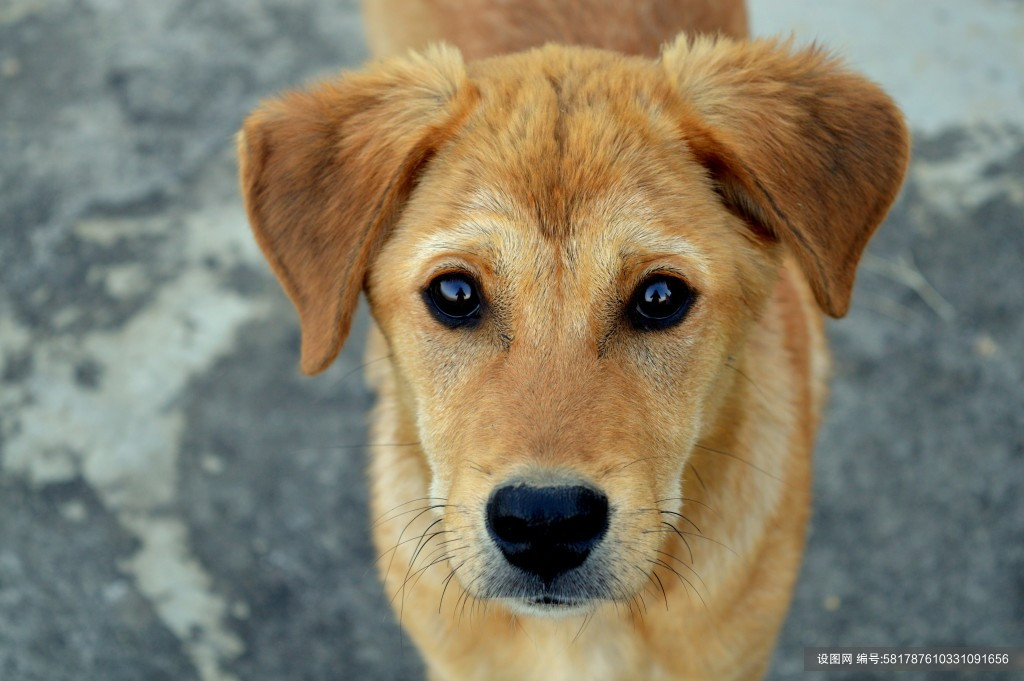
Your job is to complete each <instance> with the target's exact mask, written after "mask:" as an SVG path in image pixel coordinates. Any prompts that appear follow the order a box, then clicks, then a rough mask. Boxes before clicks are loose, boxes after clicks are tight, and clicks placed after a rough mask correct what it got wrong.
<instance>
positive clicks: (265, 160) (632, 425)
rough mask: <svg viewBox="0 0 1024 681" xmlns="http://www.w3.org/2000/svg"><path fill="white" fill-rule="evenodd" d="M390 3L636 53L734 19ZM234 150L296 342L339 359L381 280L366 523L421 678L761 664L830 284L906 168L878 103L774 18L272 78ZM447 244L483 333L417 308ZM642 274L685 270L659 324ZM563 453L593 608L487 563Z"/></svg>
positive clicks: (774, 619)
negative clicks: (493, 533)
mask: <svg viewBox="0 0 1024 681" xmlns="http://www.w3.org/2000/svg"><path fill="white" fill-rule="evenodd" d="M392 4H393V3H389V2H387V0H381V1H380V2H376V3H369V5H368V15H369V16H370V17H371V20H374V19H373V18H374V17H376V20H374V21H376V22H377V23H375V24H374V25H373V27H372V30H371V34H372V35H374V36H376V37H375V39H374V41H375V44H377V45H381V46H383V47H382V48H381V49H382V50H384V51H395V50H396V49H397V44H398V43H400V42H402V41H411V42H414V43H417V44H418V43H420V42H422V41H425V40H427V39H428V38H431V37H436V36H438V35H440V36H443V37H445V38H447V39H448V40H450V41H451V42H453V43H455V45H457V46H458V47H460V48H462V49H463V50H464V51H465V52H466V53H467V54H471V55H473V56H475V57H480V56H487V55H488V54H491V53H493V52H501V51H504V50H506V49H512V48H518V47H528V46H531V45H534V44H536V43H538V42H543V41H544V40H547V39H549V38H557V37H559V35H560V34H559V33H558V32H559V31H563V30H565V31H567V33H566V34H565V40H566V41H567V42H575V43H591V44H595V45H597V46H598V47H611V48H615V49H618V50H620V51H625V52H631V53H636V54H650V53H651V52H652V51H653V50H654V46H655V45H657V44H658V43H660V42H662V41H663V40H665V39H666V38H667V34H666V33H665V32H666V31H671V32H673V33H674V32H676V31H678V30H682V29H687V28H694V29H699V30H705V31H706V30H709V29H710V28H713V27H714V26H716V25H717V26H720V27H722V28H723V29H724V30H726V31H731V32H733V33H742V32H743V30H745V14H744V13H743V8H742V5H741V4H738V3H721V4H719V5H717V8H718V9H717V10H716V11H717V12H718V13H719V14H716V15H715V17H717V18H712V19H710V20H709V21H712V23H711V24H707V23H704V24H702V23H700V22H697V21H696V20H695V19H694V17H695V16H698V15H699V16H704V14H702V12H705V11H706V10H707V8H708V7H711V6H712V5H710V4H708V5H704V4H701V3H695V4H689V5H687V4H685V3H684V4H673V3H653V2H652V3H638V4H637V5H636V9H635V14H634V15H632V17H633V20H632V21H630V20H629V16H626V15H623V14H622V12H623V11H624V10H623V9H622V8H625V7H632V5H631V4H630V3H615V4H614V7H616V8H618V9H616V10H615V12H617V14H614V15H609V16H612V18H613V20H614V21H613V22H612V23H615V25H616V27H617V28H620V29H621V30H616V31H607V30H606V29H605V23H603V22H604V19H602V18H601V16H600V15H599V14H597V10H598V9H600V8H606V3H603V2H599V1H598V0H593V2H586V3H580V4H579V5H570V4H569V3H551V4H548V5H543V7H547V8H548V9H545V10H544V12H548V11H550V12H551V13H552V15H553V16H547V15H546V14H543V13H540V10H539V9H538V12H539V13H538V14H537V15H536V18H537V20H536V21H534V22H533V23H530V22H528V21H527V19H529V18H530V17H531V16H533V15H531V13H530V12H528V11H526V10H524V9H523V8H527V9H530V8H533V9H536V8H540V7H541V6H542V5H537V4H533V3H526V2H523V3H521V4H519V5H515V7H519V9H518V10H516V11H515V12H512V14H509V11H511V10H508V8H509V7H510V4H509V3H500V4H495V5H494V6H493V7H491V8H490V9H486V10H485V9H484V8H483V3H478V2H471V3H466V4H460V5H459V6H460V7H463V8H465V10H464V13H463V14H462V15H460V16H458V17H457V18H456V17H454V15H453V14H452V10H451V8H452V7H454V6H455V5H454V4H449V3H447V2H444V1H443V0H419V2H418V3H416V4H415V5H413V7H414V8H416V9H415V12H414V13H413V16H412V17H411V18H410V19H409V21H408V23H407V24H403V23H402V22H401V20H397V17H395V16H393V14H394V12H393V7H392ZM478 5H479V6H478ZM612 6H613V5H612V4H611V3H607V8H610V7H612ZM389 7H391V9H388V8H389ZM573 7H574V8H576V9H572V8H573ZM702 7H703V8H704V9H701V8H702ZM495 8H504V9H503V10H502V11H499V10H498V9H495ZM551 8H554V9H551ZM580 8H584V9H587V10H588V11H587V12H583V10H581V9H580ZM687 8H689V9H687ZM690 10H692V11H690ZM571 11H579V12H583V13H582V14H580V15H575V16H576V19H577V20H576V21H575V22H573V21H570V20H571V19H573V16H574V15H572V14H570V13H569V12H571ZM591 11H592V12H593V13H589V12H591ZM609 11H610V10H609ZM659 12H661V13H662V14H658V13H659ZM687 12H690V13H689V14H688V13H687ZM417 13H418V14H417ZM654 16H657V17H660V21H659V22H653V23H652V21H651V17H654ZM385 17H387V18H388V20H390V21H393V22H394V21H396V20H397V25H396V28H395V29H394V30H390V29H387V28H386V26H385V24H384V23H381V22H382V20H383V19H384V18H385ZM475 17H477V18H475ZM495 17H501V19H500V21H499V20H498V19H497V18H495ZM541 18H543V19H544V20H543V21H541ZM506 20H507V21H508V22H509V24H508V25H509V26H510V28H509V30H508V31H507V33H506V34H502V33H501V31H500V28H501V26H503V25H505V24H502V23H500V22H503V21H506ZM727 20H728V21H727ZM476 21H479V23H475V22H476ZM715 22H719V23H715ZM534 26H537V28H536V33H531V31H533V30H534V29H533V28H532V27H534ZM545 26H546V27H547V28H545ZM570 26H571V27H572V30H571V31H569V28H568V27H570ZM552 32H554V33H552ZM239 152H240V156H241V159H242V187H243V192H244V194H245V198H246V204H247V208H248V210H249V215H250V220H251V222H252V225H253V229H254V231H255V233H256V236H257V239H258V240H259V242H260V245H261V246H262V248H263V250H264V252H265V253H266V254H267V257H268V259H269V260H270V262H271V264H272V266H273V267H274V271H275V273H276V274H277V275H278V277H279V278H280V280H281V282H282V284H283V286H284V287H285V290H286V291H287V292H288V294H289V295H290V296H291V298H292V300H293V301H294V302H295V304H296V307H297V308H298V310H299V314H300V320H301V323H302V334H303V341H302V368H303V370H304V371H306V372H307V373H315V372H317V371H320V370H322V369H323V368H324V367H326V366H327V365H328V364H329V363H330V362H331V361H332V360H333V359H334V357H335V355H336V354H337V351H338V349H339V348H340V346H341V344H342V343H343V341H344V337H345V335H346V333H347V330H348V325H349V320H350V318H351V314H352V310H353V309H354V306H355V300H356V296H357V295H358V292H359V290H360V289H361V288H362V289H364V290H365V291H366V294H367V297H368V299H369V302H370V306H371V310H372V312H373V316H374V320H375V327H374V330H373V332H372V334H371V342H370V345H369V349H368V359H369V360H371V363H370V364H369V366H368V373H369V375H370V379H371V382H372V383H373V385H374V387H375V388H376V390H377V392H378V402H377V405H376V408H375V410H374V414H373V440H374V443H375V444H376V445H377V446H375V447H374V454H373V460H372V463H371V479H372V484H373V493H372V506H373V514H374V516H375V517H376V518H378V521H377V522H376V524H375V525H374V528H373V532H374V539H375V541H376V544H377V546H378V547H379V549H380V551H381V553H382V556H381V560H380V561H379V564H380V569H381V573H382V577H383V579H384V582H385V589H386V592H387V593H388V595H389V597H390V598H392V600H393V603H394V606H395V608H396V612H397V613H398V615H399V617H400V619H401V621H402V624H403V625H404V626H405V627H406V629H407V631H408V632H409V634H410V636H411V637H412V638H413V640H414V641H415V642H416V644H417V645H418V647H419V649H420V651H421V653H422V654H423V657H424V659H425V661H426V664H427V668H428V672H429V674H430V676H431V678H432V679H435V680H437V681H440V680H446V681H455V680H460V681H461V680H468V679H480V680H484V679H486V680H488V681H499V680H501V679H509V680H516V681H520V680H526V679H544V680H550V681H554V680H558V679H590V680H594V681H601V680H609V681H610V680H613V679H616V680H621V681H626V680H629V681H632V680H637V679H666V680H667V679H673V680H679V679H755V678H759V677H760V676H761V675H762V674H763V673H764V671H765V670H766V668H767V664H768V662H769V660H770V656H771V651H772V647H773V645H774V641H775V638H776V636H777V633H778V629H779V626H780V624H781V622H782V620H783V618H784V615H785V613H786V610H787V607H788V604H789V600H790V596H791V592H792V587H793V583H794V580H795V577H796V574H797V571H798V567H799V563H800V558H801V553H802V548H803V543H804V528H805V526H806V521H807V516H808V512H809V495H810V479H811V473H810V454H811V448H812V444H813V440H814V433H815V429H816V425H817V422H818V418H819V415H820V413H821V409H822V403H823V401H824V394H825V389H824V381H825V373H826V368H827V355H826V350H825V343H824V338H823V330H822V320H821V315H820V313H819V312H818V310H817V306H820V307H821V308H823V309H824V310H825V311H827V312H829V313H831V314H833V315H841V314H842V313H843V312H845V310H846V308H847V305H848V303H849V297H850V290H851V288H852V285H853V276H854V271H855V267H856V262H857V259H858V258H859V256H860V252H861V250H862V249H863V247H864V245H865V244H866V242H867V240H868V238H869V237H870V235H871V233H872V232H873V231H874V229H875V228H876V227H877V226H878V224H879V222H880V221H881V220H882V219H883V217H884V215H885V212H886V210H887V208H888V206H889V204H890V203H891V201H892V199H893V197H894V195H895V192H896V190H897V188H898V186H899V182H900V180H901V178H902V174H903V171H904V169H905V165H906V159H907V138H906V132H905V130H904V127H903V123H902V119H901V117H900V115H899V112H898V111H897V110H896V109H895V107H894V106H893V105H892V103H891V102H890V101H889V100H888V98H887V97H886V96H885V95H884V94H883V93H882V92H881V91H880V90H879V89H878V88H877V87H875V86H874V85H872V84H870V83H868V82H867V81H865V80H863V79H862V78H860V77H858V76H856V75H853V74H851V73H849V72H848V71H845V70H844V69H843V68H842V67H841V66H840V65H839V64H837V63H836V62H835V61H834V60H831V59H829V58H827V57H826V56H824V55H823V54H822V53H821V51H820V50H818V49H813V48H812V49H803V50H795V49H793V48H792V46H791V45H789V44H787V43H777V42H772V41H754V42H738V41H733V40H730V39H726V38H719V39H714V38H700V39H696V40H694V39H688V38H685V37H681V38H679V39H678V40H676V41H675V42H673V43H671V44H669V45H667V46H666V47H664V49H663V51H662V53H661V58H660V59H659V60H657V61H653V60H650V59H647V58H643V57H638V56H626V55H623V54H620V53H617V52H613V51H606V50H600V49H593V48H584V47H564V46H556V45H548V46H545V47H542V48H538V49H534V50H531V51H527V52H525V53H518V54H511V55H503V56H497V57H493V58H489V59H482V60H478V61H471V62H468V63H464V61H463V58H462V56H461V55H460V53H459V52H458V51H457V50H455V49H451V48H432V49H430V50H428V51H427V52H425V53H423V54H412V55H409V56H406V57H398V58H391V59H389V60H385V61H382V62H378V63H376V64H373V65H371V66H369V67H367V68H366V69H365V70H364V71H362V72H357V73H350V74H345V75H343V76H341V77H340V78H338V79H337V80H334V81H331V82H329V83H326V84H322V85H319V86H316V87H313V88H311V89H309V90H307V91H304V92H299V93H289V94H286V95H284V96H282V97H281V98H280V99H277V100H273V101H271V102H269V103H267V104H265V105H264V106H263V107H261V109H259V110H258V111H257V112H255V113H254V114H253V115H252V116H251V117H250V119H249V120H248V121H247V122H246V124H245V127H244V129H243V133H242V135H240V139H239ZM451 270H457V271H463V272H467V273H470V274H472V276H473V277H474V278H475V279H476V280H477V281H478V282H479V284H480V286H481V289H482V290H483V292H484V295H485V297H486V299H487V301H488V308H487V310H486V311H485V315H484V318H483V319H482V321H481V323H480V325H479V326H478V327H477V328H474V329H472V330H469V329H449V328H446V327H443V326H441V325H440V324H438V323H437V321H436V320H435V319H434V318H433V317H432V316H431V314H429V313H428V311H427V309H426V307H425V305H424V302H423V298H422V292H423V290H424V289H425V288H426V287H427V285H428V283H429V282H430V281H431V279H432V278H433V277H434V276H436V274H437V273H439V272H445V271H451ZM652 271H671V272H674V273H677V274H679V275H681V276H683V277H684V278H685V279H686V281H687V282H688V283H689V284H690V286H691V287H692V288H694V289H695V290H696V291H698V298H697V302H696V304H695V305H694V307H693V308H692V309H691V310H690V312H689V313H688V315H687V317H686V318H685V320H684V321H683V322H682V323H681V324H679V325H678V326H675V327H672V328H671V329H667V330H664V331H658V332H640V331H637V330H634V329H632V328H631V327H629V325H628V324H626V323H625V321H624V318H623V306H624V305H625V301H626V300H628V299H629V297H630V294H631V291H632V290H633V289H634V287H635V286H636V285H637V284H638V282H639V281H641V280H642V279H643V277H644V276H645V275H646V274H647V273H650V272H652ZM816 302H817V306H816V304H815V303H816ZM562 477H570V478H572V479H583V480H586V481H589V482H590V483H592V484H593V485H595V486H597V487H599V488H601V489H602V490H603V491H604V492H605V493H606V494H607V495H608V497H609V499H610V503H611V505H612V507H613V508H614V513H613V516H612V520H611V524H610V527H609V530H608V534H607V536H606V537H605V539H604V540H603V546H604V547H605V548H604V549H603V551H604V552H603V553H602V561H603V562H602V564H601V565H602V568H601V569H602V570H604V571H605V573H606V576H607V577H608V580H609V584H611V585H612V586H610V587H608V589H607V593H606V596H607V598H606V599H605V600H603V601H595V602H594V603H593V604H592V605H593V607H592V609H591V610H590V611H589V612H588V613H586V614H585V615H578V616H572V617H562V618H546V617H541V616H537V615H536V613H534V614H522V613H523V612H524V609H523V608H522V607H520V606H519V605H517V603H516V600H515V599H514V598H512V597H511V594H507V593H491V592H489V591H488V589H492V590H493V588H497V587H492V586H488V585H492V584H493V582H494V575H495V574H496V572H495V571H496V570H500V555H499V554H497V552H496V549H495V548H494V547H493V546H492V545H491V542H490V539H489V537H488V535H487V532H486V530H485V529H484V505H485V503H486V501H487V499H488V495H489V494H490V493H491V491H492V490H493V489H494V488H495V487H496V486H498V485H500V484H502V483H503V482H504V481H507V480H509V479H511V478H520V479H522V478H526V479H530V480H541V481H544V480H551V479H561V478H562ZM676 514H678V515H676ZM684 516H685V519H684ZM666 519H668V520H671V521H672V522H671V523H670V524H669V525H665V524H663V521H665V520H666ZM525 611H526V612H533V611H530V610H529V608H526V610H525Z"/></svg>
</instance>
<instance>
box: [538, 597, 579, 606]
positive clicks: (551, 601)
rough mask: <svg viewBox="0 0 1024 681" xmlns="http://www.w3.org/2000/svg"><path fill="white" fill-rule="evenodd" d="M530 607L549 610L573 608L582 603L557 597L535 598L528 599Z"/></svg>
mask: <svg viewBox="0 0 1024 681" xmlns="http://www.w3.org/2000/svg"><path fill="white" fill-rule="evenodd" d="M529 602H530V605H539V606H544V607H550V608H573V607H579V606H581V605H584V602H583V601H579V600H573V599H569V598H559V597H558V596H536V597H534V598H531V599H529Z"/></svg>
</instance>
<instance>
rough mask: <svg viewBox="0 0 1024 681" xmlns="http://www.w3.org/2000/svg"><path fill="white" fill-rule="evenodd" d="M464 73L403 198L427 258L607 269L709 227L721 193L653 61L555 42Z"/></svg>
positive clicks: (686, 240)
mask: <svg viewBox="0 0 1024 681" xmlns="http://www.w3.org/2000/svg"><path fill="white" fill-rule="evenodd" d="M470 77H471V82H472V84H473V86H474V87H475V88H477V90H478V93H479V96H478V102H477V105H476V107H475V109H474V111H473V113H472V114H471V115H470V116H469V117H468V119H467V120H466V121H465V123H464V124H463V125H462V127H461V128H460V130H459V133H458V134H457V135H456V137H455V138H454V139H453V140H452V141H451V143H450V144H449V145H448V147H447V148H446V149H444V150H443V151H442V152H441V153H440V154H439V157H438V158H437V159H436V161H437V162H436V163H433V164H432V166H431V168H430V169H429V170H428V172H427V174H426V175H425V177H424V178H423V181H422V183H421V185H420V187H421V190H422V191H421V192H418V198H417V200H414V201H413V204H414V205H413V207H412V211H411V212H413V213H415V214H416V216H415V222H416V223H417V225H418V234H419V238H420V239H421V243H420V246H421V248H420V249H418V250H419V251H420V253H422V254H423V256H424V257H431V256H432V255H434V254H436V253H438V252H443V251H444V250H445V249H448V248H451V247H455V248H456V249H459V248H461V249H468V250H471V251H474V252H476V253H480V254H482V255H483V256H484V257H486V258H487V259H488V260H491V261H495V260H499V259H504V260H508V259H509V257H508V256H509V254H510V253H514V254H515V258H514V259H515V260H517V261H519V262H520V263H523V264H524V266H525V264H531V263H532V264H533V266H534V269H538V267H546V266H548V265H549V264H551V262H552V261H551V258H552V256H553V257H554V259H555V260H556V261H558V262H563V263H564V262H568V263H569V264H573V263H574V262H579V261H580V260H582V259H584V258H585V259H587V260H588V261H589V262H590V265H591V266H592V267H596V268H597V269H601V270H606V271H608V272H609V273H610V272H611V271H613V270H617V269H619V268H620V266H621V263H622V261H623V260H630V259H634V260H641V259H643V258H644V257H645V256H649V255H652V254H675V255H680V256H683V257H693V258H694V260H695V261H699V258H698V257H697V256H698V255H699V254H700V251H701V243H702V242H705V241H710V240H708V239H705V238H703V237H702V235H701V234H700V233H699V232H700V230H699V229H694V228H695V227H698V226H701V225H704V224H705V223H706V222H707V215H708V213H709V211H711V210H712V206H716V205H717V203H716V202H715V199H714V193H713V191H712V190H711V189H710V185H709V183H708V181H707V178H706V173H705V172H704V170H703V169H702V168H701V167H700V166H699V165H698V164H697V163H696V162H694V161H693V160H692V158H691V157H690V154H689V152H688V149H687V147H686V144H685V142H684V140H683V136H682V134H681V132H680V130H679V128H678V119H677V118H675V117H674V114H675V112H676V108H677V107H678V104H677V103H676V102H675V101H674V99H673V97H672V94H671V92H670V88H669V87H668V85H667V83H665V81H664V77H663V75H662V73H661V69H659V68H657V67H656V65H655V64H654V63H653V62H651V61H649V60H644V59H638V58H628V57H623V56H621V55H614V54H610V53H606V52H601V51H597V50H582V49H567V48H561V47H554V46H551V47H546V48H543V49H541V50H535V51H533V52H530V53H526V54H523V55H514V56H513V57H508V58H499V59H495V60H489V61H486V62H483V63H482V64H481V65H479V66H477V67H476V68H475V69H474V70H471V74H470ZM425 195H426V196H425ZM424 204H426V205H424ZM427 225H431V226H430V227H427ZM541 263H544V264H543V265H541ZM509 265H510V266H512V264H511V263H509ZM520 274H525V272H520Z"/></svg>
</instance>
